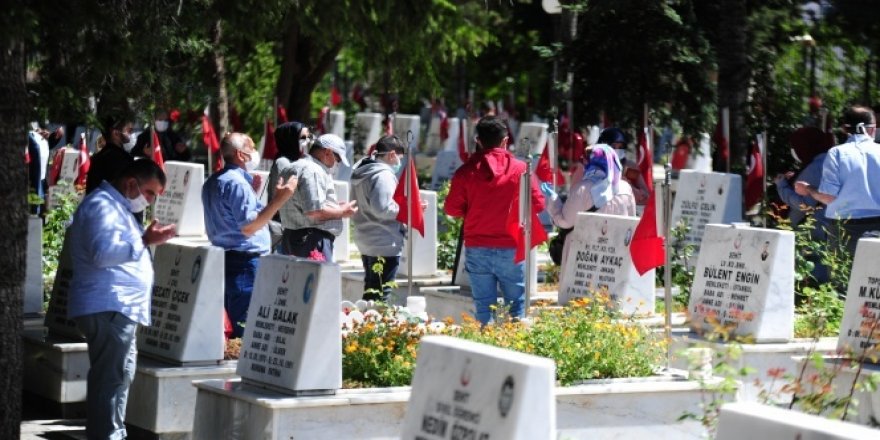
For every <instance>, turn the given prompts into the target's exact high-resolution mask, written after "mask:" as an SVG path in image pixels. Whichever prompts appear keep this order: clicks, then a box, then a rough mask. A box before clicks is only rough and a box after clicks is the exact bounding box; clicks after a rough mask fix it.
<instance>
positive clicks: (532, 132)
mask: <svg viewBox="0 0 880 440" xmlns="http://www.w3.org/2000/svg"><path fill="white" fill-rule="evenodd" d="M548 127H549V126H548V125H547V124H545V123H542V122H523V123H522V124H520V127H519V132H518V133H517V134H516V145H511V146H509V149H510V150H511V151H514V152H515V153H516V155H517V156H520V155H522V151H521V148H520V145H522V143H523V140H525V139H526V138H528V140H529V154H530V155H532V156H535V155H539V154H541V153H542V152H543V151H544V146H546V145H547V138H548V134H547V130H548Z"/></svg>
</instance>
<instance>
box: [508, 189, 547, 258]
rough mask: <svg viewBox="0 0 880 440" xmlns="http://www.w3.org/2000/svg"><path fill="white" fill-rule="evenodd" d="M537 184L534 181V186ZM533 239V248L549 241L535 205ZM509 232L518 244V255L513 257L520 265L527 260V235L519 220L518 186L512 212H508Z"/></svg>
mask: <svg viewBox="0 0 880 440" xmlns="http://www.w3.org/2000/svg"><path fill="white" fill-rule="evenodd" d="M535 183H536V182H535V181H534V180H532V184H535ZM531 211H532V237H531V243H530V244H531V247H532V248H534V247H535V246H537V245H539V244H541V243H543V242H545V241H547V231H545V230H544V226H543V225H541V220H540V219H539V218H538V213H537V212H535V211H536V210H535V209H534V204H532V209H531ZM506 226H507V232H508V233H509V234H510V235H511V236H512V237H513V240H514V241H515V242H516V255H515V256H514V257H513V262H514V263H519V262H521V261H523V260H525V259H526V242H525V238H526V233H525V226H524V225H522V224H520V218H519V185H517V189H516V191H515V192H514V194H513V202H512V203H511V204H510V210H509V211H508V212H507V223H506Z"/></svg>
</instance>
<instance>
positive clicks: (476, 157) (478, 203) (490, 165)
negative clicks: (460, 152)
mask: <svg viewBox="0 0 880 440" xmlns="http://www.w3.org/2000/svg"><path fill="white" fill-rule="evenodd" d="M525 171H526V163H525V162H523V161H521V160H519V159H517V158H516V157H514V156H513V154H511V153H510V152H508V151H506V150H503V149H501V148H492V149H489V150H487V151H478V152H477V153H474V154H473V155H472V156H471V157H470V159H469V160H468V161H467V162H466V163H465V164H464V165H462V166H461V167H460V168H459V169H458V170H457V171H456V172H455V175H454V176H452V184H451V186H450V188H449V195H448V196H447V197H446V202H445V203H444V206H443V210H444V211H446V213H447V214H449V215H451V216H453V217H464V244H465V246H470V247H491V248H515V247H516V241H514V238H513V236H511V235H510V233H509V232H507V228H506V225H505V222H506V221H507V215H508V212H509V211H510V210H511V209H517V207H515V206H511V205H512V202H513V198H514V196H515V195H516V193H517V191H519V180H520V176H522V174H523V173H524V172H525ZM543 209H544V196H543V195H542V194H541V189H540V188H539V187H538V181H537V179H535V176H534V174H533V175H532V212H534V213H538V212H541V211H542V210H543Z"/></svg>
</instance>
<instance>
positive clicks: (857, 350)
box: [837, 238, 880, 363]
mask: <svg viewBox="0 0 880 440" xmlns="http://www.w3.org/2000/svg"><path fill="white" fill-rule="evenodd" d="M878 261H880V239H876V238H862V239H860V240H859V243H858V245H857V246H856V253H855V258H854V259H853V265H852V270H851V271H850V276H849V287H848V288H847V290H846V303H845V305H844V310H843V321H842V322H841V324H840V337H839V338H838V342H837V349H838V351H839V352H840V353H841V354H844V355H848V354H850V353H851V354H852V355H855V356H856V357H862V354H863V353H865V352H866V350H867V351H869V352H873V353H876V347H877V345H878V344H880V323H878V321H877V320H878V319H880V272H878V271H877V262H878ZM875 359H876V358H875ZM864 362H868V363H870V362H871V359H870V357H868V358H866V359H865V360H864Z"/></svg>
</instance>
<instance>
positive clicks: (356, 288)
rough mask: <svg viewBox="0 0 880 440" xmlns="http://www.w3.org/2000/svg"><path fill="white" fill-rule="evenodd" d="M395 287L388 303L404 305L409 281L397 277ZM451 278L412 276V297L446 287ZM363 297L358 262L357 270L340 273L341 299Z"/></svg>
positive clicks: (360, 268)
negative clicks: (424, 290)
mask: <svg viewBox="0 0 880 440" xmlns="http://www.w3.org/2000/svg"><path fill="white" fill-rule="evenodd" d="M395 281H396V282H397V287H396V288H395V289H394V291H393V292H392V294H391V298H390V302H391V303H392V304H396V305H405V304H406V298H407V296H409V279H407V278H406V277H401V276H398V277H397V279H396V280H395ZM451 282H452V277H450V276H449V275H447V274H446V273H445V272H437V273H435V274H434V275H433V276H413V289H412V290H413V291H412V293H413V296H422V295H423V294H424V293H423V289H425V288H428V287H437V286H442V285H448V284H449V283H451ZM363 296H364V269H363V265H362V264H361V263H360V261H358V270H353V271H348V272H342V299H343V300H348V301H351V302H355V301H357V300H359V299H361V298H363Z"/></svg>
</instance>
